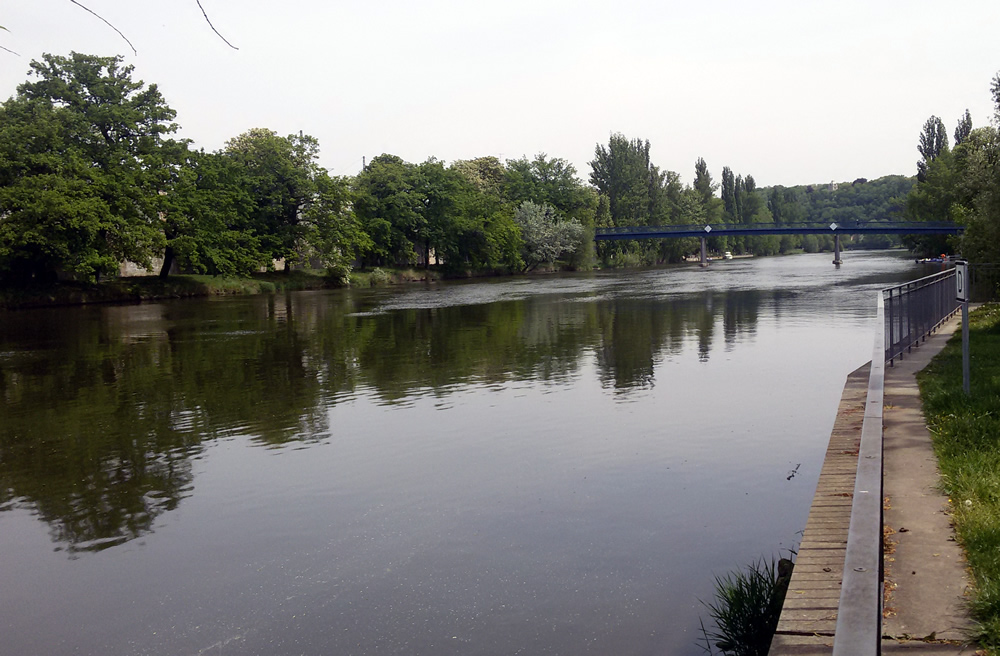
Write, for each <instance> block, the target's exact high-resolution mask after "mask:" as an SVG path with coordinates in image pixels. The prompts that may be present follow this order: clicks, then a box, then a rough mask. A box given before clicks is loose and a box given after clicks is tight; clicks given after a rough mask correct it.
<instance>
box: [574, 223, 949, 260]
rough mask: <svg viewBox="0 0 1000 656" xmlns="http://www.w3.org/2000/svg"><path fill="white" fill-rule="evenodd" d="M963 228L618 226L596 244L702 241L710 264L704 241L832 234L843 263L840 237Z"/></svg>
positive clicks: (600, 232)
mask: <svg viewBox="0 0 1000 656" xmlns="http://www.w3.org/2000/svg"><path fill="white" fill-rule="evenodd" d="M964 229H965V227H964V226H961V225H958V224H957V223H946V222H903V221H844V222H836V221H835V222H832V223H756V224H743V223H713V224H711V225H666V226H618V227H611V228H597V229H596V230H595V233H594V240H595V241H612V240H618V239H671V238H672V239H679V238H681V237H698V238H700V239H701V263H702V265H705V264H707V263H708V257H707V253H706V247H705V240H706V239H707V238H708V237H727V236H734V237H738V236H746V235H832V236H833V237H834V257H833V263H834V264H840V263H841V262H840V236H841V235H866V234H867V235H952V234H957V233H960V232H962V231H963V230H964Z"/></svg>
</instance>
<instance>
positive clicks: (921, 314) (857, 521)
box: [833, 269, 961, 656]
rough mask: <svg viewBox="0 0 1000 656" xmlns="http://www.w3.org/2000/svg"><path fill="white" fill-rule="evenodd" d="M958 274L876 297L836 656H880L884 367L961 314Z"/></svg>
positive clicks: (936, 276) (923, 280)
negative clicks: (957, 287)
mask: <svg viewBox="0 0 1000 656" xmlns="http://www.w3.org/2000/svg"><path fill="white" fill-rule="evenodd" d="M955 296H956V289H955V270H954V269H952V270H950V271H942V272H941V273H936V274H934V275H931V276H927V277H925V278H921V279H919V280H914V281H912V282H908V283H905V284H902V285H897V286H895V287H889V288H887V289H883V290H882V291H880V292H879V293H878V298H877V308H878V320H877V321H878V323H877V326H878V328H877V329H876V330H875V344H874V348H873V349H872V364H871V373H870V374H869V378H868V398H867V399H866V401H865V416H864V422H863V423H862V425H861V444H860V446H859V448H858V470H857V477H856V478H855V481H854V499H853V502H852V504H851V522H850V525H849V528H848V530H847V553H846V555H845V557H844V575H843V580H842V583H841V589H840V602H839V604H838V608H837V628H836V633H835V634H834V639H833V654H834V656H878V654H881V653H882V599H883V597H882V593H883V586H884V582H885V577H884V570H883V554H882V510H883V502H882V499H883V487H882V484H883V478H882V472H883V469H882V452H883V449H882V411H883V407H884V400H883V399H884V394H885V363H886V362H889V363H891V362H892V360H893V359H894V358H896V357H899V358H902V357H903V352H904V351H908V350H909V349H911V348H912V347H913V346H914V345H916V346H919V343H920V341H922V340H923V339H925V338H926V336H927V335H928V334H930V333H932V332H933V331H934V330H936V329H937V328H938V327H939V326H940V325H941V324H942V323H944V321H945V320H947V319H948V318H949V317H950V316H951V315H953V314H954V313H955V312H957V311H958V310H959V309H960V307H961V304H960V303H959V302H958V301H957V300H956V299H955Z"/></svg>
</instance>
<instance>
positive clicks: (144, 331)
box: [0, 252, 924, 656]
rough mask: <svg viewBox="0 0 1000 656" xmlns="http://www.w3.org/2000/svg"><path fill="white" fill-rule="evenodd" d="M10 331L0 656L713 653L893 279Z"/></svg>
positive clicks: (795, 496) (690, 286) (498, 289)
mask: <svg viewBox="0 0 1000 656" xmlns="http://www.w3.org/2000/svg"><path fill="white" fill-rule="evenodd" d="M844 259H845V264H844V265H843V266H842V267H840V268H835V267H834V266H832V265H831V264H830V255H829V254H816V255H796V256H788V257H778V258H760V259H746V260H732V261H724V262H716V263H713V265H712V266H711V267H709V268H708V269H700V268H698V267H696V266H682V267H675V268H667V269H661V270H652V271H638V272H615V273H596V274H586V275H583V274H581V275H558V276H550V277H532V278H504V279H492V280H486V281H473V282H462V283H440V284H428V285H423V284H414V285H410V286H400V287H393V288H388V289H386V288H379V289H371V290H337V291H328V292H298V293H290V294H287V295H277V296H261V297H238V298H215V299H206V300H185V301H176V302H164V303H151V304H145V305H137V306H127V307H110V306H109V307H90V308H69V309H52V310H32V311H19V312H6V313H0V654H11V655H15V654H16V655H26V654H47V655H59V654H94V655H98V654H100V655H102V656H107V655H113V654H123V655H124V654H129V655H131V654H157V655H159V654H171V655H174V654H262V655H263V654H317V655H318V654H352V655H353V654H358V655H367V654H417V655H432V654H433V655H435V656H437V655H447V654H498V655H499V654H504V655H506V654H601V655H604V654H616V655H632V654H635V655H645V654H670V655H673V654H680V655H687V654H699V653H702V652H701V649H700V647H698V646H697V644H696V641H697V640H698V638H699V635H700V634H699V631H698V626H699V618H701V617H704V618H705V619H706V620H707V614H706V613H705V611H704V608H703V607H702V605H701V603H700V601H699V600H706V601H707V600H711V599H712V593H713V577H714V576H716V575H721V574H725V573H727V572H729V571H730V570H733V569H735V568H738V567H739V566H741V565H745V564H747V563H749V562H751V561H754V560H757V559H759V558H761V557H771V556H772V555H773V556H779V555H780V556H787V555H788V553H789V551H792V550H794V549H795V548H796V546H797V544H798V541H799V539H800V538H801V533H800V531H801V529H802V527H803V526H804V524H805V520H806V516H807V514H808V509H809V505H810V502H811V497H812V493H813V491H814V489H815V485H816V481H817V478H818V476H819V470H820V467H821V464H822V458H823V454H824V451H825V448H826V443H827V440H828V438H829V434H830V429H831V427H832V425H833V419H834V414H835V412H836V408H837V404H838V401H839V398H840V392H841V390H842V387H843V384H844V380H845V377H846V376H847V374H848V373H850V372H851V371H852V370H854V369H855V368H857V367H859V366H861V365H862V364H864V363H865V362H866V361H867V360H868V359H870V358H871V349H872V339H873V335H874V333H873V331H874V311H875V293H876V290H877V289H878V288H879V287H882V286H885V285H888V284H891V283H894V282H897V281H902V280H907V279H912V278H916V277H919V276H920V275H923V274H924V272H923V271H921V270H920V269H919V268H918V267H917V266H916V265H914V264H913V263H912V262H911V261H910V260H908V259H906V258H904V257H903V256H902V255H900V254H889V253H858V252H849V253H847V254H846V256H845V258H844Z"/></svg>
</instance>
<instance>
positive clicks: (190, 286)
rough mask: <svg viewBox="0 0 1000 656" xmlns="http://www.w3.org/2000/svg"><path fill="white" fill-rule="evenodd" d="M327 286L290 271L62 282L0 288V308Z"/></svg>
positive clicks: (321, 279) (308, 275) (316, 278)
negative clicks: (253, 275) (94, 282)
mask: <svg viewBox="0 0 1000 656" xmlns="http://www.w3.org/2000/svg"><path fill="white" fill-rule="evenodd" d="M326 286H330V281H329V280H327V279H326V278H324V277H323V276H322V275H317V274H312V273H308V272H300V271H293V272H291V275H289V274H284V273H280V274H274V273H272V274H260V275H259V276H255V277H253V278H223V277H216V276H194V275H183V276H170V277H169V278H160V277H159V276H137V277H133V278H117V279H114V280H108V281H106V282H101V283H96V284H91V283H80V282H61V283H57V284H54V285H44V286H39V285H35V286H29V287H9V288H4V289H0V308H4V309H15V308H32V307H50V306H60V305H85V304H89V303H139V302H142V301H153V300H158V299H167V298H190V297H195V296H221V295H227V294H266V293H271V292H275V291H284V290H294V289H318V288H322V287H326Z"/></svg>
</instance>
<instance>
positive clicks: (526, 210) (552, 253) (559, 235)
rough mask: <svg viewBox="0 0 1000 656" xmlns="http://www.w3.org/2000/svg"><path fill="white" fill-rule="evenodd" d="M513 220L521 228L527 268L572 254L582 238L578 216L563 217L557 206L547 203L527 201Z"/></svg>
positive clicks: (523, 256)
mask: <svg viewBox="0 0 1000 656" xmlns="http://www.w3.org/2000/svg"><path fill="white" fill-rule="evenodd" d="M514 222H515V223H517V225H518V226H519V227H520V228H521V239H522V240H523V242H524V245H523V246H522V247H521V258H522V259H523V260H524V270H525V271H531V270H532V269H534V268H535V267H537V266H538V265H539V264H543V263H550V262H555V261H556V260H557V259H558V258H559V257H561V256H563V255H570V254H572V253H573V252H575V251H576V249H577V248H578V247H579V246H580V243H581V240H582V239H583V226H582V225H580V222H579V221H578V220H576V219H568V220H563V219H560V217H559V215H558V213H557V212H556V209H555V208H554V207H552V206H551V205H548V204H546V203H543V204H541V205H539V204H537V203H532V202H531V201H524V202H523V203H521V205H520V206H519V207H518V208H517V212H516V213H515V214H514Z"/></svg>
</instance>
